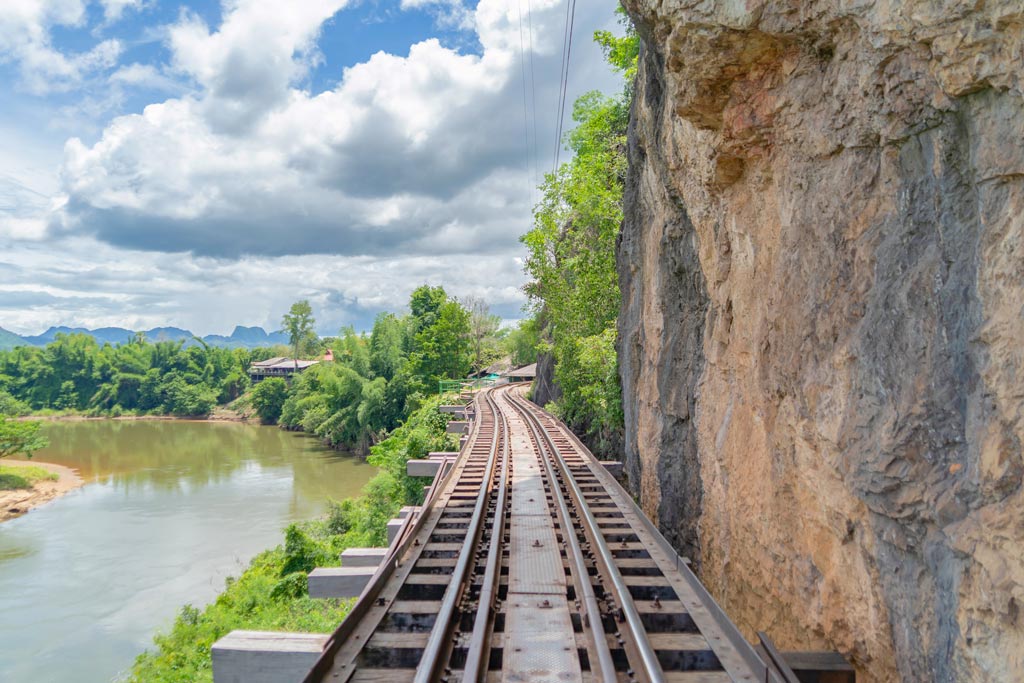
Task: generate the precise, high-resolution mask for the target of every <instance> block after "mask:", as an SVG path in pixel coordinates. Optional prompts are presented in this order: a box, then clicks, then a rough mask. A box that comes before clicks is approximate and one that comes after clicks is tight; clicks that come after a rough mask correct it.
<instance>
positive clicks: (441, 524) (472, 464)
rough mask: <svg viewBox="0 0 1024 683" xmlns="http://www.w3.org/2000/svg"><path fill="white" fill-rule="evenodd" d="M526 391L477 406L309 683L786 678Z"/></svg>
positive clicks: (502, 393) (501, 390)
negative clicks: (462, 439) (456, 449)
mask: <svg viewBox="0 0 1024 683" xmlns="http://www.w3.org/2000/svg"><path fill="white" fill-rule="evenodd" d="M524 390H525V387H523V386H522V385H519V386H516V385H512V386H504V387H498V388H493V389H488V390H484V391H480V392H477V394H476V395H475V396H474V397H473V399H472V404H471V407H469V408H468V409H467V410H468V412H469V414H470V415H471V416H472V419H471V429H470V432H469V438H468V440H467V441H466V443H465V445H464V447H463V449H462V451H461V452H460V454H459V456H458V458H457V459H456V460H455V462H454V464H453V465H452V466H451V467H450V469H448V470H447V471H445V470H444V469H442V470H441V472H440V473H439V475H438V477H437V478H436V479H435V480H434V483H433V484H432V485H431V487H430V489H429V490H428V492H427V497H426V502H425V504H424V506H423V508H422V510H421V511H420V512H419V514H416V515H409V516H408V517H406V519H405V521H404V523H403V526H402V528H401V530H400V531H399V533H398V537H397V538H396V539H395V541H394V543H393V544H392V546H391V548H390V549H389V554H388V555H387V557H386V558H385V560H384V562H383V563H382V564H381V565H380V566H379V567H378V569H377V571H376V574H375V575H374V577H373V579H371V581H370V583H369V585H368V586H367V588H366V590H365V591H364V592H363V594H362V596H361V597H360V598H359V601H358V602H357V604H356V606H355V607H354V608H353V610H352V612H351V613H350V614H349V616H348V617H347V618H346V619H345V621H344V622H343V623H342V624H341V626H339V628H338V630H337V631H336V632H335V633H334V634H333V635H332V637H331V639H330V640H329V641H328V644H327V647H326V648H325V650H324V654H323V656H321V657H320V660H319V661H318V662H317V664H316V666H314V667H313V669H312V671H310V673H309V675H308V676H307V678H306V679H305V680H306V682H307V683H317V682H320V681H331V682H344V683H349V682H352V683H356V682H360V683H369V682H372V681H379V682H387V683H406V682H415V683H427V682H428V681H445V682H448V683H455V682H456V681H466V682H469V681H473V682H474V683H475V682H479V681H495V682H496V681H509V682H511V681H560V682H569V681H588V682H589V681H595V682H600V683H617V682H628V681H636V682H638V683H642V682H652V683H656V682H662V681H665V682H670V683H719V682H721V683H725V682H727V681H733V682H738V683H753V682H755V681H758V682H763V681H771V682H775V683H782V679H781V678H779V677H778V676H777V674H776V672H775V671H774V670H772V669H771V668H769V667H768V665H766V663H765V661H764V660H763V659H762V658H761V657H760V656H759V655H758V653H757V652H756V651H755V650H754V649H753V648H752V647H751V646H750V644H749V643H747V642H746V640H744V639H743V637H742V636H741V634H740V633H739V632H738V630H737V629H736V627H735V626H734V625H733V624H732V623H731V622H730V621H729V620H728V619H727V618H726V617H725V615H724V614H723V613H722V611H721V610H720V609H719V607H718V605H717V604H715V602H714V600H712V599H711V597H710V595H708V593H707V591H706V590H705V589H704V587H703V586H702V585H701V584H700V582H699V581H698V580H697V579H696V577H695V576H694V575H693V574H692V572H690V570H689V568H688V567H687V565H686V561H685V560H683V559H682V558H680V557H679V556H678V555H677V554H676V553H675V552H674V551H673V550H672V548H671V546H670V545H669V544H668V543H667V541H665V539H664V538H663V537H662V536H661V534H659V533H658V531H657V530H656V529H655V528H654V526H653V525H652V524H651V522H650V521H649V520H648V519H647V518H646V517H644V515H643V513H642V512H640V510H639V509H638V508H637V506H636V505H635V504H634V503H633V501H632V499H631V498H630V497H629V495H628V494H627V493H626V491H625V490H624V489H623V488H622V487H621V486H620V485H619V484H618V482H616V481H615V479H614V477H612V476H611V475H610V474H609V473H608V472H607V471H606V470H605V468H604V467H603V466H602V464H601V463H599V462H598V461H597V460H596V459H595V458H594V456H593V455H592V454H591V453H590V452H589V451H588V450H587V449H586V447H585V446H583V444H582V443H580V441H579V440H578V439H577V438H576V437H575V436H574V435H573V434H572V433H571V432H570V431H569V430H568V429H567V428H566V427H565V425H563V424H562V423H561V422H560V421H559V420H557V419H556V418H555V417H554V416H552V415H551V414H549V413H547V412H546V411H544V410H543V409H541V408H540V407H538V406H536V405H535V404H533V403H531V402H530V401H528V400H527V399H525V398H524V397H523V393H524Z"/></svg>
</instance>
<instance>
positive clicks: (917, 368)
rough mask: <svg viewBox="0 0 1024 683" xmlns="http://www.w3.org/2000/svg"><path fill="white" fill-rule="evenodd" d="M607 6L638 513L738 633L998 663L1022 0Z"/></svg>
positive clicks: (1019, 165)
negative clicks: (682, 558) (634, 65)
mask: <svg viewBox="0 0 1024 683" xmlns="http://www.w3.org/2000/svg"><path fill="white" fill-rule="evenodd" d="M625 4H626V6H627V9H628V10H629V12H630V14H631V15H632V16H633V18H634V20H635V21H636V23H637V25H638V28H639V30H640V32H641V35H642V37H643V39H644V49H643V52H642V55H641V70H640V76H639V81H638V84H637V98H636V102H635V104H634V110H633V120H632V124H631V135H630V148H629V155H630V162H631V167H630V176H629V180H628V182H627V191H626V220H625V223H624V226H623V232H622V236H621V240H620V248H619V271H620V277H621V281H622V297H623V300H622V310H621V315H620V321H619V325H620V342H619V343H620V365H621V372H622V380H623V395H624V402H625V414H626V440H627V445H626V456H625V457H626V469H627V473H628V476H629V478H630V482H631V485H632V486H633V487H634V489H635V491H636V493H637V494H638V496H639V498H640V500H641V503H642V505H643V507H644V508H645V509H646V511H647V512H648V513H649V514H650V515H651V516H652V517H653V518H654V519H656V520H657V521H658V522H659V524H660V526H661V527H662V529H663V530H664V531H665V532H666V533H667V535H668V536H669V537H670V539H671V540H672V541H673V542H674V543H675V544H676V545H677V547H679V548H680V549H681V550H682V551H683V552H684V553H687V554H689V555H690V556H691V557H692V558H693V560H694V561H695V564H696V565H697V566H698V568H699V571H700V574H701V576H702V578H703V579H704V580H705V582H706V583H707V585H708V587H709V588H710V589H711V591H712V592H713V593H714V594H715V596H716V597H717V598H718V599H719V600H720V601H721V602H722V604H723V607H724V608H725V609H726V611H727V612H728V613H729V614H730V615H731V616H732V617H733V618H734V619H736V620H737V621H738V622H739V623H740V624H741V625H743V626H744V627H745V628H746V629H748V632H752V631H753V630H754V629H763V630H765V631H767V632H768V633H769V634H770V635H771V636H773V637H774V638H775V639H776V641H777V643H778V644H780V645H781V646H783V647H787V648H802V647H835V648H837V649H839V650H841V651H843V652H844V653H846V654H847V655H848V656H849V657H850V658H851V660H852V661H853V662H854V663H855V664H856V665H857V667H858V668H859V671H860V674H861V679H860V680H867V681H893V680H903V681H1000V682H1003V681H1020V680H1024V617H1022V616H1021V614H1020V612H1021V605H1022V603H1024V493H1022V487H1021V484H1022V474H1024V461H1022V441H1024V98H1022V84H1021V79H1022V75H1024V4H1022V3H1021V2H1020V0H989V1H986V2H977V3H975V2H972V3H966V2H954V1H953V0H945V1H944V0H904V1H902V2H896V1H893V0H889V1H884V0H879V1H877V2H873V1H871V0H849V1H844V2H824V1H815V0H808V1H801V2H795V1H792V0H786V1H783V0H746V1H738V0H626V2H625Z"/></svg>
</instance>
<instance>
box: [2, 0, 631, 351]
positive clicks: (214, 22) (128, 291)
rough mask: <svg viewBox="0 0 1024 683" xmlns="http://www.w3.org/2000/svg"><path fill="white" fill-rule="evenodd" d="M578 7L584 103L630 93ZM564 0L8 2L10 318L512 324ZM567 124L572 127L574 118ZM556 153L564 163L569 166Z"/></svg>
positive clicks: (591, 19) (573, 79)
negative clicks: (418, 291) (434, 300)
mask: <svg viewBox="0 0 1024 683" xmlns="http://www.w3.org/2000/svg"><path fill="white" fill-rule="evenodd" d="M615 6H616V2H615V0H585V1H584V2H578V3H577V6H576V15H575V21H574V30H573V44H572V58H571V69H570V74H569V85H568V92H569V99H568V101H569V105H568V106H567V108H566V119H567V121H568V119H569V112H570V110H571V104H572V101H573V100H574V99H575V97H577V96H578V95H580V94H582V93H583V92H585V91H588V90H603V91H605V92H609V93H610V92H613V91H615V90H617V89H619V88H620V87H621V86H620V81H619V77H618V76H617V75H615V74H614V73H613V72H612V71H611V70H610V68H609V67H607V65H606V64H605V63H604V60H603V58H602V55H601V52H600V49H599V48H598V47H597V46H596V45H595V44H594V43H593V40H592V36H593V33H594V31H595V30H598V29H607V30H612V31H615V32H620V31H619V27H618V24H617V21H616V16H615V13H614V9H615ZM565 19H566V0H479V1H478V2H474V0H288V1H287V2H282V1H281V0H222V1H217V0H176V1H172V2H167V1H164V0H3V2H0V95H2V96H0V327H3V328H6V329H8V330H11V331H13V332H16V333H19V334H37V333H39V332H41V331H43V330H44V329H45V328H47V327H49V326H51V325H69V326H73V327H76V326H81V327H89V328H95V327H102V326H120V327H127V328H130V329H147V328H151V327H156V326H163V325H175V326H179V327H184V328H187V329H190V330H192V331H193V332H194V333H196V334H210V333H214V334H225V333H229V332H230V331H231V329H232V328H233V327H234V325H236V324H240V325H261V326H263V327H266V328H267V329H276V328H277V327H279V323H280V319H281V315H282V314H283V313H284V312H285V311H286V310H287V308H288V306H289V305H290V304H291V303H292V302H293V301H296V300H298V299H303V298H305V299H309V301H310V303H311V304H312V305H313V308H314V313H315V314H316V316H317V320H318V328H319V331H320V332H321V333H323V334H333V333H336V332H337V331H338V329H339V328H340V327H341V326H343V325H353V326H355V327H356V329H368V328H369V326H370V325H371V324H372V320H373V318H374V316H375V315H376V314H377V313H378V312H380V311H383V310H389V311H399V310H401V309H402V308H403V307H404V306H405V304H406V302H407V301H408V296H409V293H410V292H411V291H412V289H414V288H415V287H417V286H419V285H421V284H425V283H428V284H431V285H438V284H440V285H443V286H444V287H445V288H446V290H448V292H449V293H450V294H452V295H454V296H458V297H468V296H476V297H481V298H483V299H484V300H486V301H487V302H488V303H490V304H491V307H492V311H493V312H495V313H497V314H499V315H501V316H502V317H504V318H506V319H516V318H519V317H522V313H521V312H520V311H521V308H522V306H523V304H524V302H525V297H524V295H523V293H522V290H521V287H522V285H523V283H524V282H525V275H524V274H523V272H522V260H523V258H524V255H525V254H524V251H523V249H522V247H521V245H520V244H519V241H518V238H519V236H520V235H521V234H522V233H524V232H525V231H526V230H528V229H529V227H530V223H531V217H530V215H531V207H532V205H533V203H534V202H536V201H537V200H538V197H539V193H538V191H537V190H536V186H537V185H538V184H539V183H540V181H541V180H542V178H543V174H544V173H545V172H546V171H550V170H551V167H552V161H553V155H554V152H555V125H556V123H557V118H558V112H557V109H558V107H557V102H558V89H559V71H560V65H561V61H562V46H563V38H564V35H565ZM567 125H571V122H567ZM562 158H563V159H564V158H565V154H564V153H563V154H562Z"/></svg>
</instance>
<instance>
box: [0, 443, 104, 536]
mask: <svg viewBox="0 0 1024 683" xmlns="http://www.w3.org/2000/svg"><path fill="white" fill-rule="evenodd" d="M3 465H4V466H5V467H7V466H10V467H29V466H36V467H42V468H43V469H45V470H49V471H50V472H53V473H55V474H57V475H58V477H60V478H59V479H57V481H40V482H36V484H35V486H33V487H32V488H30V489H15V490H13V491H0V522H5V521H7V520H8V519H14V518H15V517H20V516H21V515H23V514H25V513H26V512H28V511H30V510H34V509H35V508H37V507H39V506H40V505H45V504H46V503H49V502H50V501H51V500H54V499H56V498H59V497H60V496H62V495H64V494H65V493H67V492H68V491H74V490H75V489H77V488H78V487H79V486H81V485H82V484H84V483H85V481H84V480H83V479H82V478H81V477H80V476H79V475H78V472H76V471H75V470H73V469H71V468H70V467H65V466H64V465H55V464H53V463H50V462H38V461H36V460H6V459H5V460H4V461H3Z"/></svg>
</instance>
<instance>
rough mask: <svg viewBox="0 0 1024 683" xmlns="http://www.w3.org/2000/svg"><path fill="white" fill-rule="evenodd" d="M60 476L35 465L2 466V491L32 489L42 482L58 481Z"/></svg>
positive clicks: (0, 469) (0, 482)
mask: <svg viewBox="0 0 1024 683" xmlns="http://www.w3.org/2000/svg"><path fill="white" fill-rule="evenodd" d="M58 479H60V475H57V474H55V473H53V472H51V471H50V470H47V469H44V468H42V467H36V466H35V465H29V466H27V467H9V466H8V467H4V466H3V465H0V491H13V490H15V489H30V488H32V487H33V486H35V485H36V483H38V482H40V481H57V480H58Z"/></svg>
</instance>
